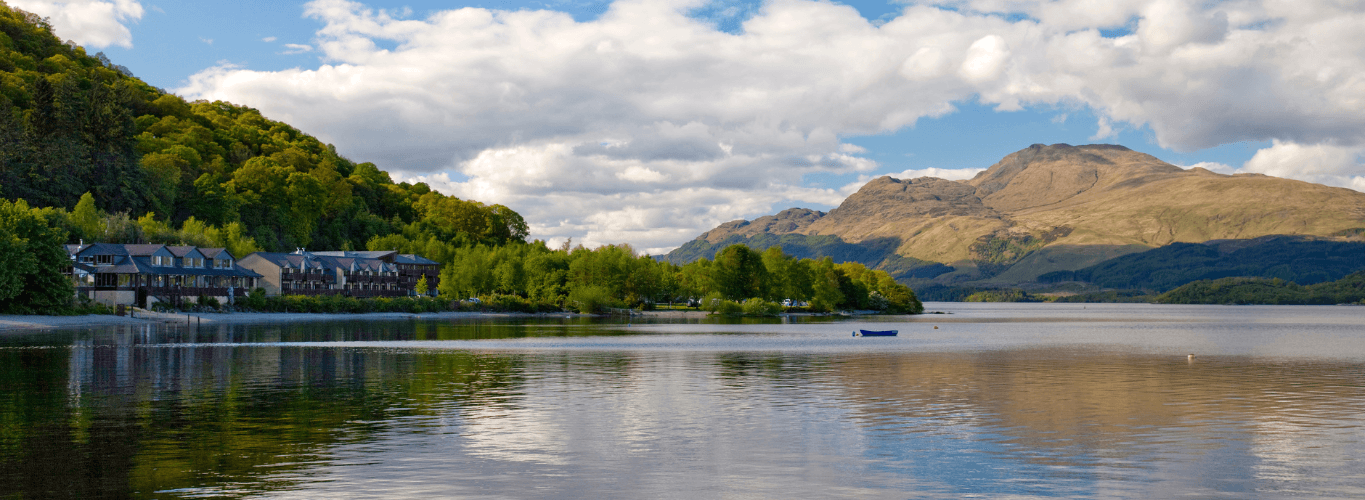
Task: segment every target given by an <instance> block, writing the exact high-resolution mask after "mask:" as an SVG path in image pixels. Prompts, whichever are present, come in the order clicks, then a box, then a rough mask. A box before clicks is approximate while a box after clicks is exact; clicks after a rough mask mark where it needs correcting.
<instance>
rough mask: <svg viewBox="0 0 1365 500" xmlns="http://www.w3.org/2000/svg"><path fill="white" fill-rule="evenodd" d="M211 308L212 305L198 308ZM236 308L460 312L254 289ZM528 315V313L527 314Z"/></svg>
mask: <svg viewBox="0 0 1365 500" xmlns="http://www.w3.org/2000/svg"><path fill="white" fill-rule="evenodd" d="M201 305H207V306H210V307H211V306H212V304H211V303H208V304H201ZM236 308H237V309H240V310H244V311H256V312H288V313H322V314H360V313H373V312H403V313H414V314H416V313H426V312H443V311H456V310H459V305H458V302H455V301H450V300H445V299H437V298H434V297H393V298H390V297H377V298H363V299H358V298H355V297H347V296H344V295H317V296H312V295H277V296H273V297H268V296H266V295H265V290H262V289H259V288H257V289H255V290H252V291H251V292H250V293H248V294H247V295H246V296H245V297H243V298H241V299H240V300H238V301H237V304H236ZM493 309H494V310H500V311H523V310H526V309H527V308H526V307H525V306H522V305H517V306H514V307H507V308H497V307H494V308H493ZM526 312H530V311H526Z"/></svg>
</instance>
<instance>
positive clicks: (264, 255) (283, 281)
mask: <svg viewBox="0 0 1365 500" xmlns="http://www.w3.org/2000/svg"><path fill="white" fill-rule="evenodd" d="M239 264H240V265H241V266H242V267H244V268H247V269H250V270H252V271H254V272H256V273H258V274H260V275H261V276H262V278H261V280H260V286H261V288H263V289H265V293H266V294H267V295H346V296H351V297H403V296H408V295H415V294H416V288H417V282H418V280H420V279H421V277H422V276H426V277H427V293H428V294H430V295H435V293H436V283H437V282H438V281H439V280H440V273H441V266H440V264H437V263H436V262H435V261H432V260H430V259H426V258H423V257H420V256H417V255H411V254H399V253H397V252H351V251H338V252H309V251H305V250H302V249H299V250H296V251H294V252H293V253H281V252H257V253H253V254H251V255H248V256H246V257H244V258H242V259H241V260H240V261H239Z"/></svg>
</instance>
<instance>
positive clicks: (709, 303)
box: [697, 292, 729, 313]
mask: <svg viewBox="0 0 1365 500" xmlns="http://www.w3.org/2000/svg"><path fill="white" fill-rule="evenodd" d="M725 302H729V301H728V300H725V296H724V295H721V293H720V292H711V293H708V294H706V296H704V297H702V298H701V302H700V303H699V305H698V306H697V307H698V308H699V309H701V310H703V311H707V312H712V313H714V312H717V310H718V309H720V307H721V304H722V303H725Z"/></svg>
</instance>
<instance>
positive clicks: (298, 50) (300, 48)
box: [284, 43, 313, 54]
mask: <svg viewBox="0 0 1365 500" xmlns="http://www.w3.org/2000/svg"><path fill="white" fill-rule="evenodd" d="M284 48H285V51H284V53H285V54H302V53H304V52H312V51H313V47H312V46H311V45H302V44H297V43H286V44H284Z"/></svg>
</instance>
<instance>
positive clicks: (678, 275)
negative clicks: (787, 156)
mask: <svg viewBox="0 0 1365 500" xmlns="http://www.w3.org/2000/svg"><path fill="white" fill-rule="evenodd" d="M385 243H387V244H396V245H398V249H399V251H404V252H406V251H412V250H418V249H421V248H423V247H424V243H423V242H421V241H409V242H407V243H406V245H411V246H405V244H404V242H402V241H400V240H399V239H398V238H394V237H391V238H388V239H386V240H385ZM427 246H429V245H427ZM449 251H450V252H451V253H450V255H447V256H444V257H446V258H447V260H445V262H446V265H445V267H444V268H443V269H442V271H441V283H440V286H439V290H440V293H441V295H442V296H444V297H447V298H465V297H498V296H511V297H517V298H519V299H522V300H525V301H527V302H528V304H529V305H527V306H525V307H529V308H532V309H537V310H540V309H543V308H546V307H552V308H565V309H574V310H580V311H584V312H591V311H599V310H602V309H603V308H609V307H629V308H634V307H650V306H652V305H655V304H664V303H670V302H679V301H686V300H688V299H699V298H702V297H705V296H708V295H712V296H713V297H714V298H719V299H723V300H727V301H735V302H741V301H747V300H749V299H754V298H757V299H763V300H765V301H769V302H780V301H782V300H785V299H791V300H793V301H799V302H806V303H809V309H810V310H813V311H835V310H854V309H856V310H876V311H884V312H892V313H920V312H923V310H924V306H923V305H921V304H920V302H919V300H918V299H916V298H915V294H914V292H912V291H910V289H909V288H906V287H905V286H904V285H901V284H899V283H896V281H895V280H894V279H892V278H891V276H890V275H888V274H886V273H885V272H883V271H877V270H871V269H868V268H867V267H866V266H863V265H862V264H859V263H856V262H845V263H842V264H835V263H834V262H833V261H832V260H831V259H829V258H824V259H821V260H812V259H798V258H796V257H793V256H791V255H787V254H786V253H784V252H783V251H782V249H781V248H780V247H771V248H769V249H767V250H766V251H764V252H762V253H760V252H758V251H755V250H753V249H751V248H749V247H747V246H745V245H732V246H729V247H726V248H725V249H723V250H721V251H720V252H718V253H717V254H716V259H715V260H710V259H700V260H697V261H694V262H692V263H689V264H687V265H683V266H678V265H676V264H672V263H669V262H665V261H661V260H658V259H655V258H652V257H649V256H639V255H636V254H635V252H634V250H632V249H631V248H630V246H628V245H606V246H602V247H599V248H596V249H588V248H584V247H582V246H578V247H576V248H570V245H569V244H568V243H566V244H565V245H564V246H562V247H560V248H558V249H550V248H548V247H546V246H545V244H544V243H541V242H534V243H526V244H521V243H513V244H508V245H503V246H487V245H474V246H469V247H460V248H451V249H449Z"/></svg>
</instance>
